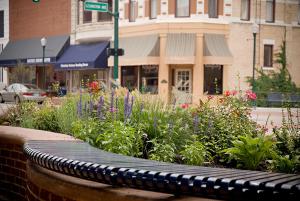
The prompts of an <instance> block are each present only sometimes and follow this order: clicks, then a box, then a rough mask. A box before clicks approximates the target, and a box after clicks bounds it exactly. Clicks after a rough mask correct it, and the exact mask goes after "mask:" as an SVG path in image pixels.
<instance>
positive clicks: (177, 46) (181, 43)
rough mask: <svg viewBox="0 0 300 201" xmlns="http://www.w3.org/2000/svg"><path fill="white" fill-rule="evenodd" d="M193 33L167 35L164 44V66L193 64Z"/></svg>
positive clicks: (194, 44) (194, 48)
mask: <svg viewBox="0 0 300 201" xmlns="http://www.w3.org/2000/svg"><path fill="white" fill-rule="evenodd" d="M195 53H196V34H195V33H169V34H167V44H166V59H165V62H166V64H194V63H195Z"/></svg>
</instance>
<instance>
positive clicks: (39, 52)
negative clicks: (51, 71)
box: [0, 36, 70, 67]
mask: <svg viewBox="0 0 300 201" xmlns="http://www.w3.org/2000/svg"><path fill="white" fill-rule="evenodd" d="M46 39H47V45H46V48H45V58H44V62H45V63H55V62H56V61H57V59H58V58H59V57H60V55H61V54H62V53H63V51H64V50H65V49H66V48H67V47H68V46H69V45H70V37H69V36H51V37H47V38H46ZM18 63H22V64H27V65H39V64H42V63H43V48H42V46H41V38H31V39H25V40H17V41H9V42H8V44H7V45H6V47H5V48H4V50H3V51H2V53H1V54H0V66H1V67H14V66H17V65H18Z"/></svg>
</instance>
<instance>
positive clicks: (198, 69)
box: [193, 33, 204, 104]
mask: <svg viewBox="0 0 300 201" xmlns="http://www.w3.org/2000/svg"><path fill="white" fill-rule="evenodd" d="M196 44H197V45H196V58H195V65H194V69H193V104H199V100H200V98H203V97H204V95H203V85H204V64H203V33H197V35H196Z"/></svg>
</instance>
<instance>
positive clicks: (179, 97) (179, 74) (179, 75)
mask: <svg viewBox="0 0 300 201" xmlns="http://www.w3.org/2000/svg"><path fill="white" fill-rule="evenodd" d="M191 78H192V71H191V69H176V70H175V89H173V95H174V96H175V99H176V102H177V103H179V104H182V103H191V101H192V79H191Z"/></svg>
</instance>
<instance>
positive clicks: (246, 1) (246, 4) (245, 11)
mask: <svg viewBox="0 0 300 201" xmlns="http://www.w3.org/2000/svg"><path fill="white" fill-rule="evenodd" d="M241 20H247V21H249V20H250V0H242V1H241Z"/></svg>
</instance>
